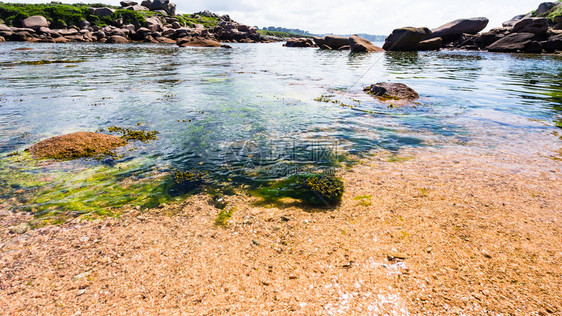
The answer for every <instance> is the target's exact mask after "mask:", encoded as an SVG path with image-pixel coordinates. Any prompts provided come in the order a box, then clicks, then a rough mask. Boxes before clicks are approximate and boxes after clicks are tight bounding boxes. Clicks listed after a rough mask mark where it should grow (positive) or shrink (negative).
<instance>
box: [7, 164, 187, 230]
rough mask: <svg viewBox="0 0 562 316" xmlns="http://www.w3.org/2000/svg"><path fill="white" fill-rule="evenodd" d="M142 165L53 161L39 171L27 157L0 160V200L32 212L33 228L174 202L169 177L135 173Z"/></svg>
mask: <svg viewBox="0 0 562 316" xmlns="http://www.w3.org/2000/svg"><path fill="white" fill-rule="evenodd" d="M144 164H146V161H141V160H131V161H128V162H123V163H118V164H116V165H114V166H107V165H98V166H94V167H85V166H83V165H81V164H80V163H78V162H57V163H54V165H53V166H49V167H45V166H44V165H43V164H42V163H40V162H37V161H35V160H34V159H33V158H32V157H31V155H30V154H29V153H23V154H21V155H19V156H15V157H6V158H4V159H1V160H0V199H15V201H14V203H13V207H14V208H15V209H19V210H22V211H27V212H30V213H32V214H33V215H34V216H35V218H36V220H37V222H38V224H35V225H43V224H59V223H63V222H64V221H66V219H68V218H74V217H81V218H85V219H93V218H99V217H108V216H119V215H120V214H121V213H122V212H123V210H124V209H129V208H133V207H137V206H138V207H141V208H153V207H156V206H158V205H159V204H161V203H163V202H170V201H176V200H178V196H170V195H169V194H167V193H168V190H169V188H170V186H171V183H172V182H171V181H170V179H171V174H170V173H169V172H166V171H160V170H157V169H154V170H153V171H152V172H144V173H142V174H140V175H139V174H138V171H139V170H141V169H143V165H144Z"/></svg>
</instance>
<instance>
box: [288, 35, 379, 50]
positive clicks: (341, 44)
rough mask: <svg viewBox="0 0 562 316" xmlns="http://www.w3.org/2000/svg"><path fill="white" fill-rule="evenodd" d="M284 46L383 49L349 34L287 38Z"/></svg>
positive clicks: (328, 48)
mask: <svg viewBox="0 0 562 316" xmlns="http://www.w3.org/2000/svg"><path fill="white" fill-rule="evenodd" d="M284 46H286V47H319V48H320V49H322V50H350V51H351V52H352V53H370V52H384V49H382V48H380V47H378V46H375V45H373V43H371V42H370V41H368V40H366V39H364V38H362V37H359V36H357V35H351V36H350V37H342V36H334V35H328V36H325V37H313V38H292V39H289V40H287V43H285V45H284Z"/></svg>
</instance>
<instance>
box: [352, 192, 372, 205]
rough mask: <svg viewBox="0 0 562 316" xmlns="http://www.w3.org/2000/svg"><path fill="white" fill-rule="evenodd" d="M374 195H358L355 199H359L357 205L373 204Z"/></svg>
mask: <svg viewBox="0 0 562 316" xmlns="http://www.w3.org/2000/svg"><path fill="white" fill-rule="evenodd" d="M372 197H373V196H372V195H361V196H356V197H355V198H354V200H356V201H359V203H358V204H357V205H360V206H365V207H369V206H371V205H372V204H373V203H372V202H371V198H372Z"/></svg>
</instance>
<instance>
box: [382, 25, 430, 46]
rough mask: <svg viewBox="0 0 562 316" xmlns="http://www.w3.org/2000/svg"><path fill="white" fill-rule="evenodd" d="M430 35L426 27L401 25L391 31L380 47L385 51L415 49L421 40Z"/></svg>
mask: <svg viewBox="0 0 562 316" xmlns="http://www.w3.org/2000/svg"><path fill="white" fill-rule="evenodd" d="M430 35H431V31H430V30H429V29H428V28H427V27H418V28H416V27H403V28H399V29H395V30H394V31H392V34H390V35H389V36H388V37H387V38H386V40H385V41H384V46H383V47H382V48H383V49H384V50H387V51H417V50H418V49H419V44H420V42H421V41H422V40H424V39H426V38H427V37H428V36H430Z"/></svg>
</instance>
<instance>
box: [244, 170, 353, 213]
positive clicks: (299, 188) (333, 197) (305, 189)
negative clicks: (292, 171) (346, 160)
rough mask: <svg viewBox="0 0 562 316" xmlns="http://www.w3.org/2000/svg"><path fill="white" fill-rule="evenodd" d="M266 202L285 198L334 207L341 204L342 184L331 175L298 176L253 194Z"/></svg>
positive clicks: (312, 204) (318, 205)
mask: <svg viewBox="0 0 562 316" xmlns="http://www.w3.org/2000/svg"><path fill="white" fill-rule="evenodd" d="M253 193H254V194H255V195H257V196H260V197H262V198H264V199H265V200H266V201H277V200H279V199H283V198H286V197H289V198H293V199H297V200H301V201H302V202H304V203H306V204H309V205H311V206H316V207H334V206H337V205H339V204H340V203H341V200H342V196H343V193H344V183H343V181H342V180H341V179H340V178H337V177H336V176H334V175H331V174H299V175H294V176H291V177H289V178H287V179H285V180H281V181H278V182H277V183H275V184H273V185H272V186H270V187H266V188H262V189H259V190H256V191H254V192H253Z"/></svg>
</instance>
